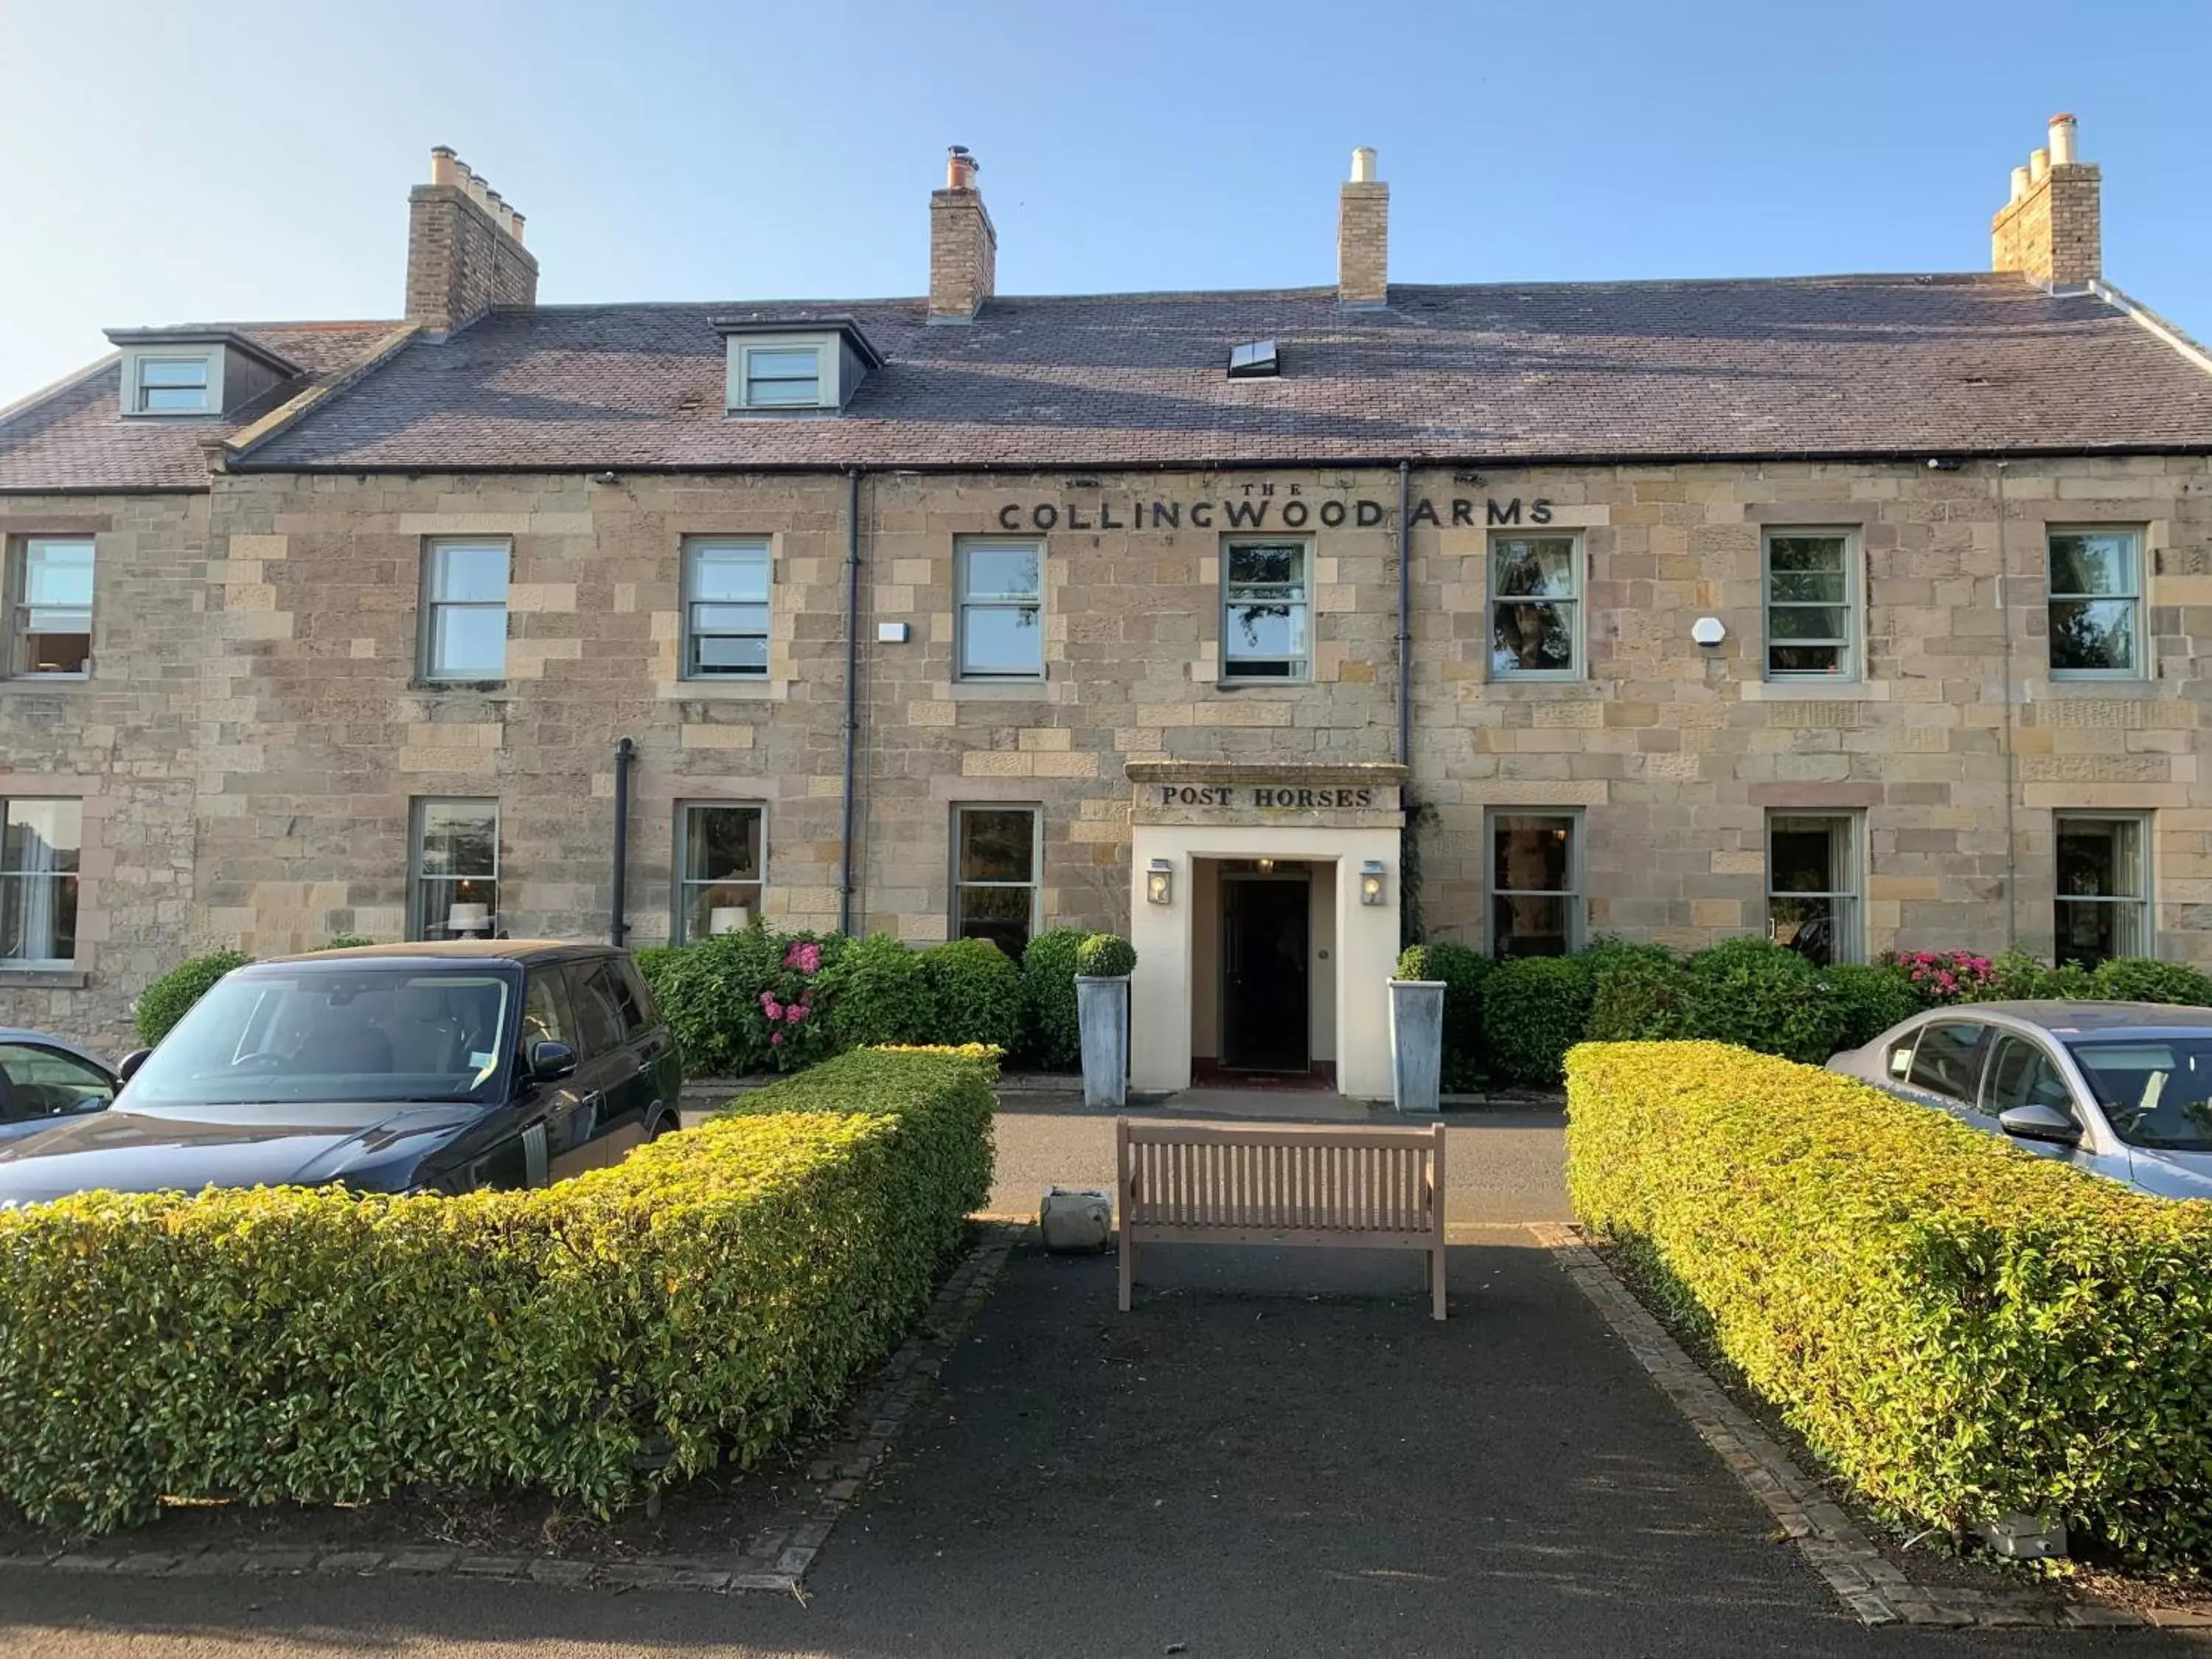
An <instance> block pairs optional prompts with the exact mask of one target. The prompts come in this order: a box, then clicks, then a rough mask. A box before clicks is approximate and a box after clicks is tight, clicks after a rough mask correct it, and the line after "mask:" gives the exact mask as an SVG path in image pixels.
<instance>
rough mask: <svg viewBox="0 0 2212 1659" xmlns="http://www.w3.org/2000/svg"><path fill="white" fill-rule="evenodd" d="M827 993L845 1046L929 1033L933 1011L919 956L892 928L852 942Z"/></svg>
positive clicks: (833, 1027) (918, 1038) (922, 1037)
mask: <svg viewBox="0 0 2212 1659" xmlns="http://www.w3.org/2000/svg"><path fill="white" fill-rule="evenodd" d="M827 994H828V996H829V1022H830V1023H829V1030H830V1031H831V1033H832V1035H833V1036H835V1037H836V1042H837V1043H838V1046H839V1047H841V1048H866V1047H867V1046H868V1045H870V1044H872V1043H879V1042H924V1041H926V1040H927V1038H928V1037H929V1036H930V1034H931V1033H930V1026H931V1023H932V1016H933V1013H934V1012H935V1011H934V1006H933V1003H932V1002H931V1000H930V989H929V980H928V977H927V975H925V974H924V973H923V972H922V970H921V957H918V956H916V955H915V953H914V952H913V951H911V950H909V949H908V948H907V946H906V945H905V944H904V943H902V941H901V940H898V939H893V938H892V937H891V936H890V934H889V933H871V934H870V935H868V937H867V938H866V939H854V941H853V942H852V943H851V944H849V945H847V946H846V947H845V949H844V951H843V953H842V957H841V959H840V960H839V962H838V964H837V967H836V971H835V973H834V974H833V975H831V976H830V983H829V987H828V990H827Z"/></svg>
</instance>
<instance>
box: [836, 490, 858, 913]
mask: <svg viewBox="0 0 2212 1659" xmlns="http://www.w3.org/2000/svg"><path fill="white" fill-rule="evenodd" d="M859 737H860V471H859V469H858V468H854V469H853V470H851V471H848V472H847V473H846V474H845V799H844V806H843V824H842V828H841V829H839V830H838V832H837V861H838V866H839V867H838V875H837V931H838V932H839V933H851V932H852V931H853V766H854V750H855V749H856V748H857V747H858V746H859V745H858V740H859Z"/></svg>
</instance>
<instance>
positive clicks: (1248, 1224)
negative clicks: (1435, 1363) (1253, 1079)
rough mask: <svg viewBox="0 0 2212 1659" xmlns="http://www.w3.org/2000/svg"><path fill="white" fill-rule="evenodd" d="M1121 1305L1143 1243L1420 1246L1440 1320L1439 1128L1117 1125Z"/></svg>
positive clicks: (1441, 1164) (1441, 1151)
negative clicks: (1138, 1251)
mask: <svg viewBox="0 0 2212 1659" xmlns="http://www.w3.org/2000/svg"><path fill="white" fill-rule="evenodd" d="M1114 1164H1115V1207H1116V1210H1117V1212H1118V1215H1119V1218H1120V1224H1121V1310H1122V1311H1123V1312H1125V1313H1126V1312H1127V1311H1128V1309H1129V1304H1130V1299H1131V1296H1132V1293H1133V1289H1134V1285H1135V1282H1136V1260H1137V1247H1138V1246H1139V1244H1279V1245H1288V1246H1292V1247H1297V1248H1316V1247H1333V1248H1335V1249H1387V1250H1408V1249H1410V1250H1419V1251H1422V1252H1424V1254H1425V1263H1424V1265H1425V1269H1426V1278H1427V1281H1428V1289H1429V1292H1430V1297H1431V1313H1432V1314H1433V1315H1434V1316H1435V1317H1437V1318H1438V1319H1442V1318H1443V1317H1444V1130H1443V1125H1442V1124H1441V1123H1439V1124H1437V1125H1434V1126H1433V1127H1430V1128H1426V1129H1391V1128H1370V1127H1340V1126H1336V1125H1326V1126H1312V1127H1308V1126H1304V1125H1298V1126H1291V1125H1286V1124H1264V1125H1253V1126H1251V1127H1244V1126H1241V1125H1240V1126H1231V1125H1224V1124H1194V1123H1173V1122H1153V1121H1131V1120H1130V1119H1128V1118H1126V1117H1124V1118H1116V1119H1115V1122H1114Z"/></svg>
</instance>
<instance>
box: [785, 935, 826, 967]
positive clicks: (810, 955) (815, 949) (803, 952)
mask: <svg viewBox="0 0 2212 1659" xmlns="http://www.w3.org/2000/svg"><path fill="white" fill-rule="evenodd" d="M783 965H784V966H785V967H787V968H796V969H799V972H800V973H802V974H811V973H814V972H815V971H817V969H820V967H821V966H822V947H821V946H820V945H817V944H815V943H814V942H813V941H812V940H811V939H801V940H800V941H799V943H798V944H796V945H793V946H792V947H791V948H790V949H789V950H788V951H785V952H784V953H783Z"/></svg>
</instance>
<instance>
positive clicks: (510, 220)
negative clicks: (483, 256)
mask: <svg viewBox="0 0 2212 1659" xmlns="http://www.w3.org/2000/svg"><path fill="white" fill-rule="evenodd" d="M507 234H508V235H510V236H512V237H513V238H514V240H516V241H517V242H518V243H519V242H520V241H521V240H522V216H521V215H520V214H519V213H517V212H516V211H515V210H513V208H509V209H507Z"/></svg>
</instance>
